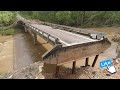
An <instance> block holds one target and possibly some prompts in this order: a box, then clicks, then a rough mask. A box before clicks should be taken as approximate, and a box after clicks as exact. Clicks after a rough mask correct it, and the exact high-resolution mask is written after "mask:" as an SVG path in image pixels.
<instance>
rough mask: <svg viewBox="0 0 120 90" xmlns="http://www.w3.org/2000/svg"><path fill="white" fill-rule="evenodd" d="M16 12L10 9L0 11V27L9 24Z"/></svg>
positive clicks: (13, 19)
mask: <svg viewBox="0 0 120 90" xmlns="http://www.w3.org/2000/svg"><path fill="white" fill-rule="evenodd" d="M15 16H16V13H15V12H12V11H0V27H2V26H9V25H11V24H12V23H13V22H14V21H15V18H16V17H15Z"/></svg>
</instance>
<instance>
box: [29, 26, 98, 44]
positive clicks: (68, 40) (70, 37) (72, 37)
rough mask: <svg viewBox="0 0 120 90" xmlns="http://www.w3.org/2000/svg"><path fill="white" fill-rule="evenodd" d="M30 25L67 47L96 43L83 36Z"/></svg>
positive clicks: (48, 27)
mask: <svg viewBox="0 0 120 90" xmlns="http://www.w3.org/2000/svg"><path fill="white" fill-rule="evenodd" d="M31 25H32V26H34V27H36V28H38V29H40V30H42V31H44V32H47V33H49V34H51V35H53V36H55V37H57V38H59V39H60V42H61V43H62V44H64V45H67V46H70V45H74V44H81V43H87V42H94V41H98V40H94V39H91V38H89V37H87V36H84V35H80V34H74V33H71V32H68V31H64V30H60V29H53V28H52V27H50V26H46V25H38V24H31Z"/></svg>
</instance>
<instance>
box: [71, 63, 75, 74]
mask: <svg viewBox="0 0 120 90" xmlns="http://www.w3.org/2000/svg"><path fill="white" fill-rule="evenodd" d="M75 66H76V61H74V62H73V66H72V74H74V73H75Z"/></svg>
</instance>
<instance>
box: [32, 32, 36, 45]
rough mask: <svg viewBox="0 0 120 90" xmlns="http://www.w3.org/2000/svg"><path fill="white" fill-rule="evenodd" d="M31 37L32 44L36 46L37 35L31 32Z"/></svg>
mask: <svg viewBox="0 0 120 90" xmlns="http://www.w3.org/2000/svg"><path fill="white" fill-rule="evenodd" d="M32 37H33V42H34V44H35V45H36V44H37V34H36V33H35V32H33V31H32Z"/></svg>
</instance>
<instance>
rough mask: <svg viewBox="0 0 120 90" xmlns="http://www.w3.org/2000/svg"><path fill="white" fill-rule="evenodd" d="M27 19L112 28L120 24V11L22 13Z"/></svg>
mask: <svg viewBox="0 0 120 90" xmlns="http://www.w3.org/2000/svg"><path fill="white" fill-rule="evenodd" d="M21 14H22V15H24V16H25V17H27V18H32V19H39V20H41V21H47V22H52V23H58V24H65V25H71V26H83V27H85V26H87V27H88V26H112V25H119V24H120V11H21Z"/></svg>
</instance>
